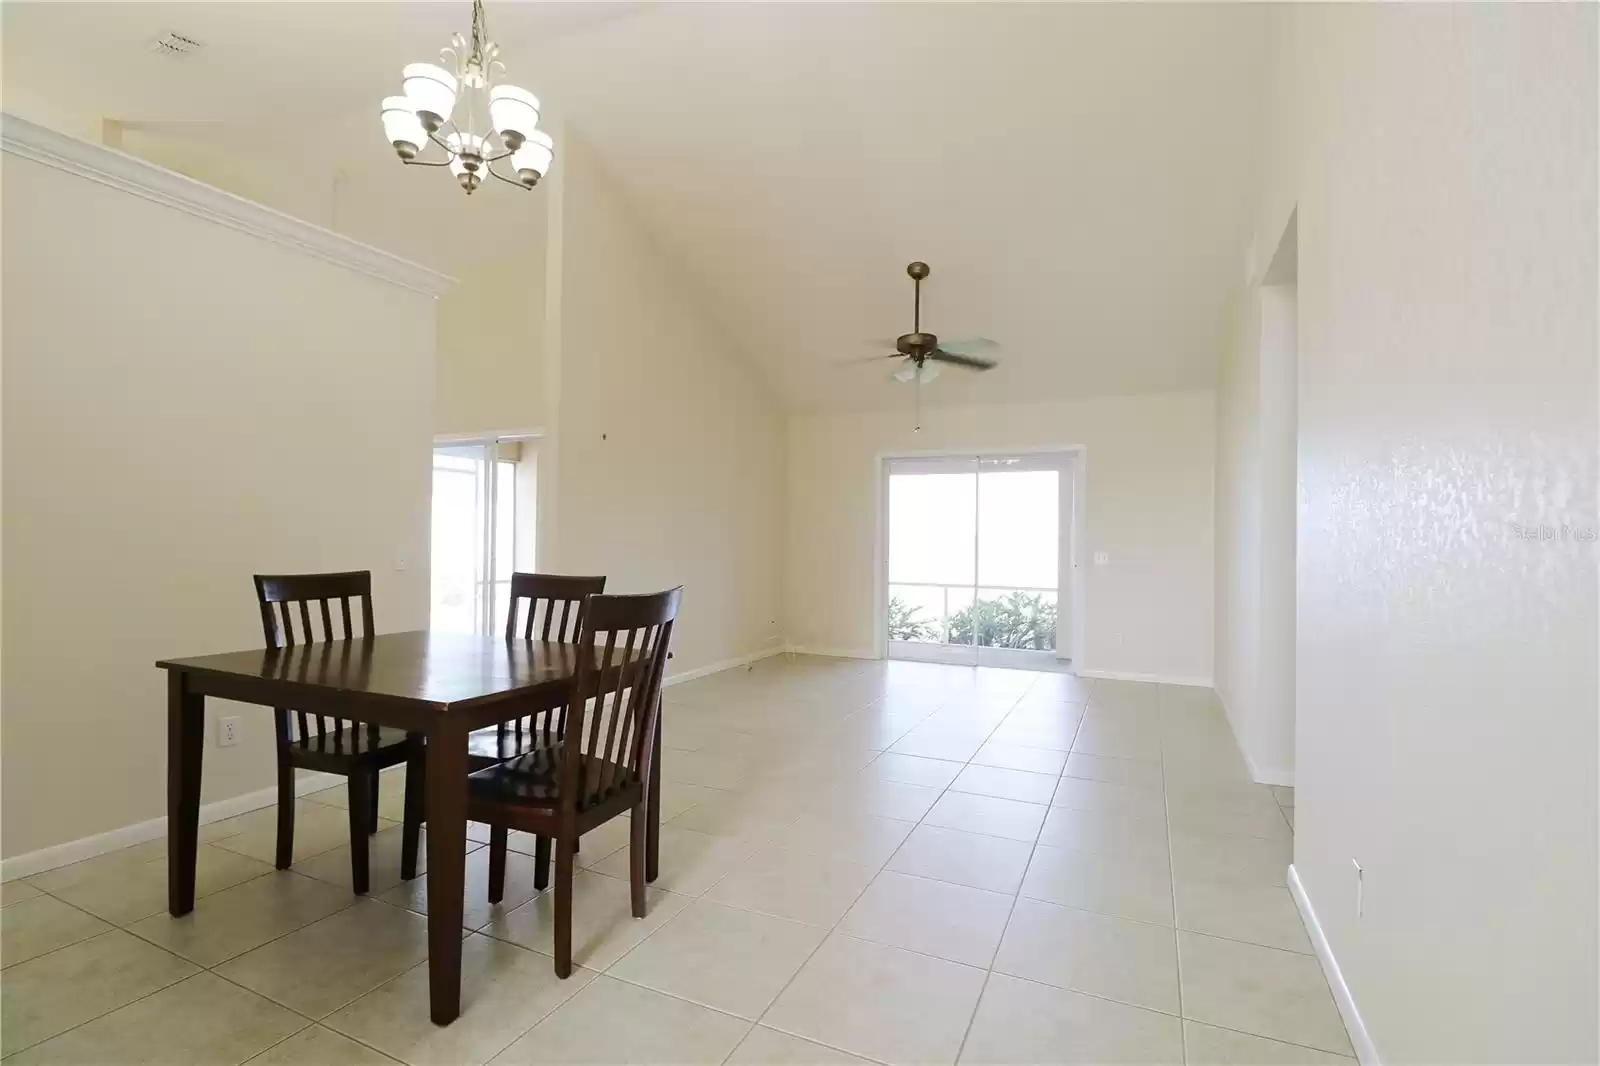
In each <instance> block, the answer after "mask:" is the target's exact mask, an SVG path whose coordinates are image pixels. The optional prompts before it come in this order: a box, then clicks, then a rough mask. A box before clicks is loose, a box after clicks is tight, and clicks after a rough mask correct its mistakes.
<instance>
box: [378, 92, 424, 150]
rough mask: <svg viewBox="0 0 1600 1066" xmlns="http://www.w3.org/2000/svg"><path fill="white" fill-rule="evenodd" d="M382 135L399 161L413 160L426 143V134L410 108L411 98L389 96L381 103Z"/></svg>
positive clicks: (414, 112) (419, 120)
mask: <svg viewBox="0 0 1600 1066" xmlns="http://www.w3.org/2000/svg"><path fill="white" fill-rule="evenodd" d="M383 135H384V136H385V137H387V138H388V139H389V143H390V144H392V145H394V150H395V151H396V152H398V153H400V158H401V159H414V158H416V155H417V152H418V151H419V150H420V149H421V148H422V146H423V145H425V144H427V143H428V132H427V130H425V129H423V128H422V120H421V119H419V118H418V117H417V113H416V111H414V110H413V109H412V107H411V98H410V97H407V96H390V97H388V98H386V99H385V100H384V101H383Z"/></svg>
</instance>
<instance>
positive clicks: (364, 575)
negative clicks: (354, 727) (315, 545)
mask: <svg viewBox="0 0 1600 1066" xmlns="http://www.w3.org/2000/svg"><path fill="white" fill-rule="evenodd" d="M352 600H354V601H356V603H357V605H358V606H359V608H360V617H361V631H360V632H359V633H358V632H356V629H355V625H354V621H355V616H354V614H353V613H352V612H351V601H352ZM256 601H257V602H258V603H259V604H260V607H261V633H262V636H263V637H265V638H266V642H267V647H269V648H284V647H291V646H293V645H296V644H316V643H329V644H331V643H332V642H334V641H350V640H355V639H357V638H360V637H370V636H372V635H373V624H372V571H370V570H350V571H345V572H342V573H336V574H257V575H256ZM335 603H337V605H338V609H337V614H336V613H335V611H334V608H333V606H332V605H333V604H335ZM313 607H315V610H313ZM318 623H320V626H319V625H318ZM329 650H331V649H329ZM294 715H295V724H296V725H297V726H298V727H299V734H298V735H299V737H300V739H302V740H305V739H308V738H310V737H311V736H312V735H313V731H314V733H315V735H316V737H317V738H318V740H322V739H323V738H325V737H327V736H328V735H330V734H332V736H333V737H334V742H335V748H334V750H337V749H338V747H340V746H342V744H343V738H344V730H345V728H346V726H347V725H348V724H349V723H348V722H346V721H345V720H344V719H342V718H335V717H333V716H331V715H322V714H312V715H307V714H306V713H305V712H304V711H298V710H297V711H295V712H294ZM367 734H368V739H369V741H370V742H372V743H376V742H377V739H378V727H377V726H375V725H368V726H367Z"/></svg>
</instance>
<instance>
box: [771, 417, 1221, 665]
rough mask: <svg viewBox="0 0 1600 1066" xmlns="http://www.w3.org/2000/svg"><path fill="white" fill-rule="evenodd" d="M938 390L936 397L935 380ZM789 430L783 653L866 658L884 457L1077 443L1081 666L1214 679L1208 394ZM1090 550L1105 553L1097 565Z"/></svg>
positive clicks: (798, 423)
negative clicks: (1081, 495)
mask: <svg viewBox="0 0 1600 1066" xmlns="http://www.w3.org/2000/svg"><path fill="white" fill-rule="evenodd" d="M934 387H937V385H935V386H934ZM906 401H907V406H906V408H905V410H903V411H895V412H888V413H881V414H853V415H802V416H796V417H794V418H791V419H790V420H789V442H788V464H789V473H788V507H787V518H786V528H787V535H786V539H785V574H786V580H785V585H784V596H785V599H784V619H785V623H784V629H785V633H786V636H787V638H788V640H789V642H790V643H792V644H796V645H800V646H804V647H808V648H818V649H827V650H835V651H842V652H845V653H848V654H856V655H863V656H867V655H871V654H872V652H873V647H874V636H875V633H876V632H877V629H878V627H879V625H880V622H879V620H878V619H877V618H876V617H875V611H874V600H875V592H876V590H875V587H874V586H875V583H876V577H875V572H876V571H875V561H874V553H875V550H876V546H877V545H876V539H875V538H876V532H875V531H876V529H877V522H878V507H879V500H878V495H877V477H878V474H877V467H878V462H879V457H880V456H881V455H883V454H884V453H886V452H897V451H952V452H959V451H963V450H966V451H990V450H1001V449H1011V450H1016V451H1024V452H1025V451H1030V450H1034V449H1039V448H1047V447H1058V446H1067V445H1078V446H1082V447H1083V448H1084V449H1085V451H1084V458H1083V471H1084V481H1085V492H1086V498H1085V499H1084V500H1081V501H1080V506H1081V507H1082V509H1083V519H1082V523H1083V530H1084V541H1083V543H1082V544H1080V545H1079V559H1080V562H1081V565H1080V566H1079V568H1078V576H1079V578H1080V579H1081V580H1082V581H1083V583H1084V588H1083V595H1082V603H1083V617H1082V618H1080V619H1074V623H1073V624H1074V625H1075V626H1079V627H1081V628H1082V631H1083V659H1082V661H1081V662H1078V663H1075V664H1074V665H1075V666H1076V667H1077V668H1078V669H1080V670H1094V671H1107V672H1112V673H1120V674H1136V675H1141V676H1151V677H1161V678H1166V679H1173V680H1185V681H1193V682H1198V683H1204V684H1207V685H1209V684H1210V683H1211V675H1212V637H1211V632H1212V630H1211V627H1212V586H1211V581H1212V566H1213V559H1212V538H1213V535H1214V530H1213V522H1212V477H1211V471H1212V460H1213V453H1214V442H1213V436H1212V434H1213V424H1214V419H1215V411H1214V402H1215V401H1214V399H1213V397H1212V395H1211V394H1210V393H1209V392H1195V393H1172V394H1165V395H1158V396H1126V397H1103V398H1098V399H1091V400H1078V401H1071V402H1066V403H1055V404H1028V405H1020V404H1019V405H1008V406H997V407H967V408H934V409H929V410H924V412H923V416H922V426H923V428H922V431H921V432H920V433H913V432H912V427H913V425H914V421H913V418H912V411H911V407H910V394H909V393H907V394H906ZM1096 551H1105V552H1107V553H1108V554H1109V563H1108V564H1107V565H1106V566H1099V567H1097V566H1093V565H1091V562H1090V560H1091V559H1092V556H1093V553H1094V552H1096Z"/></svg>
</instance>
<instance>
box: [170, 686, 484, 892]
mask: <svg viewBox="0 0 1600 1066" xmlns="http://www.w3.org/2000/svg"><path fill="white" fill-rule="evenodd" d="M188 682H189V678H188V675H187V674H185V673H184V672H183V671H182V670H169V671H167V910H168V911H169V912H170V913H171V914H172V916H173V917H174V918H176V917H178V916H180V915H184V914H188V913H189V912H190V911H192V910H194V864H195V849H196V847H197V846H198V844H199V834H200V759H201V756H202V754H203V752H204V750H205V744H204V741H205V709H206V698H205V697H204V696H201V695H198V694H196V693H193V692H190V691H189V684H188ZM463 846H465V845H463Z"/></svg>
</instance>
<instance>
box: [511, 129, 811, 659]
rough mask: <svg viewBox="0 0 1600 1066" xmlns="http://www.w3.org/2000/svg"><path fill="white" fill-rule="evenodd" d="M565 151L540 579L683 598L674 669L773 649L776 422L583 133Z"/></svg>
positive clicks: (550, 340) (752, 376) (550, 332)
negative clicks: (572, 578)
mask: <svg viewBox="0 0 1600 1066" xmlns="http://www.w3.org/2000/svg"><path fill="white" fill-rule="evenodd" d="M564 143H565V144H566V148H565V151H564V153H563V157H562V161H561V163H560V164H559V171H558V174H559V182H558V183H555V184H554V186H553V188H552V190H551V191H552V192H553V193H554V194H555V195H556V196H557V199H556V200H555V201H553V208H554V209H555V210H556V211H557V212H558V214H559V220H558V221H556V222H553V224H552V227H551V233H552V241H553V242H554V243H553V246H552V260H551V262H552V263H559V267H558V268H557V267H555V266H552V267H551V269H552V270H557V269H558V270H559V273H558V275H557V276H556V277H555V278H554V279H553V282H554V284H552V285H551V286H550V287H549V292H550V294H551V295H549V296H548V297H547V306H549V307H550V308H552V311H551V317H550V319H549V322H548V324H547V330H546V341H547V350H548V352H549V357H550V358H551V359H553V360H556V361H557V365H556V366H554V367H553V368H551V370H552V372H553V374H552V377H553V380H552V381H550V382H549V383H547V386H546V395H547V397H549V398H550V399H549V401H548V403H549V408H550V411H551V412H552V414H553V418H552V419H549V420H547V421H548V422H549V425H550V427H551V429H552V433H551V439H550V440H549V441H548V442H546V444H545V445H542V446H541V448H540V453H539V461H540V473H539V477H540V490H541V497H540V508H541V513H542V514H543V515H544V522H543V523H542V524H544V525H545V529H544V536H545V537H546V540H545V542H544V543H542V544H541V545H540V566H541V568H551V569H557V570H560V571H562V572H566V573H599V574H606V575H607V576H608V577H609V578H610V580H609V582H608V584H607V586H606V587H607V591H615V592H648V591H656V590H659V589H663V588H670V587H672V586H674V585H680V584H681V585H683V586H684V597H683V606H682V610H681V614H680V616H679V625H678V627H677V630H676V632H675V635H674V637H673V644H674V655H675V658H674V662H673V667H672V672H673V673H682V672H685V671H688V670H693V669H697V668H699V667H703V666H706V665H709V664H712V663H717V662H723V661H726V660H728V659H731V658H735V657H739V656H743V655H748V654H751V653H753V652H756V651H760V650H762V649H763V648H771V647H773V646H774V644H773V642H772V638H773V637H774V636H775V635H776V633H777V621H778V596H779V590H778V566H779V552H780V547H781V539H782V529H781V525H780V519H779V516H780V512H781V508H782V483H783V462H782V452H783V436H782V434H783V430H782V420H781V417H780V415H779V412H778V410H777V408H776V406H775V405H774V403H773V401H772V400H771V399H770V397H769V396H768V394H767V392H766V390H765V388H764V386H763V383H762V382H761V381H760V380H759V379H758V378H757V377H756V373H755V371H754V370H753V369H752V367H751V364H750V363H749V361H748V360H746V359H744V358H743V357H742V354H741V353H739V352H737V351H736V350H734V349H733V348H732V347H731V346H730V345H729V343H728V342H727V340H726V339H725V337H724V336H723V334H722V333H721V332H720V330H718V328H717V327H716V325H715V323H714V322H713V320H712V319H711V317H710V316H709V314H708V313H707V310H706V309H707V307H709V306H711V305H710V303H709V301H708V300H706V298H705V297H703V296H702V294H701V293H700V292H698V291H696V289H695V288H694V287H693V286H692V285H691V284H689V283H688V282H687V281H686V280H685V278H684V277H683V275H682V272H681V271H680V270H679V269H678V267H677V265H676V264H675V263H674V262H673V261H672V260H671V259H669V258H666V257H664V256H663V255H662V254H661V252H660V251H659V250H658V249H657V247H656V245H655V244H654V243H653V242H652V241H651V240H650V238H649V236H648V235H647V234H646V232H645V231H644V230H643V229H642V228H641V226H640V224H639V222H638V220H637V217H636V216H635V215H634V214H633V212H632V211H631V210H630V208H629V206H628V205H627V203H626V202H624V201H623V200H622V199H621V198H620V197H619V195H618V194H617V192H616V190H615V187H614V185H613V183H612V181H611V178H610V176H609V175H608V174H607V173H606V172H605V171H604V170H603V169H602V168H601V167H600V166H599V165H598V163H597V162H596V161H595V160H594V157H593V156H592V154H591V153H590V152H589V151H588V150H587V148H586V147H585V146H584V145H583V144H582V142H581V141H580V140H578V139H577V138H576V137H574V136H572V135H571V134H570V133H568V134H567V136H566V137H565V138H564ZM543 187H544V186H543V185H541V188H543Z"/></svg>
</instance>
